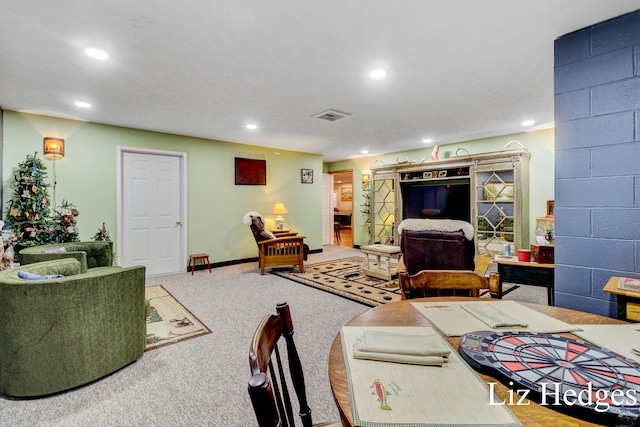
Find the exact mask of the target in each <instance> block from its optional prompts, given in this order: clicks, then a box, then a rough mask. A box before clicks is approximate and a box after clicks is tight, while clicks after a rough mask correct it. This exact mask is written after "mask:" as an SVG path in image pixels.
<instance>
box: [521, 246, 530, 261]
mask: <svg viewBox="0 0 640 427" xmlns="http://www.w3.org/2000/svg"><path fill="white" fill-rule="evenodd" d="M518 261H523V262H530V261H531V251H530V250H528V249H518Z"/></svg>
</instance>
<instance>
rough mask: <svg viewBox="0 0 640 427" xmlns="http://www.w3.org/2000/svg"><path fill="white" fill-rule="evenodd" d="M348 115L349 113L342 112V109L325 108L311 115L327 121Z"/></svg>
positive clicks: (340, 118)
mask: <svg viewBox="0 0 640 427" xmlns="http://www.w3.org/2000/svg"><path fill="white" fill-rule="evenodd" d="M350 116H351V114H349V113H343V112H342V111H337V110H326V111H323V112H322V113H318V114H314V115H313V116H311V117H315V118H316V119H321V120H326V121H328V122H335V121H338V120H342V119H345V118H347V117H350Z"/></svg>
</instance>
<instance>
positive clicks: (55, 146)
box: [42, 136, 64, 209]
mask: <svg viewBox="0 0 640 427" xmlns="http://www.w3.org/2000/svg"><path fill="white" fill-rule="evenodd" d="M42 152H43V155H42V157H44V158H45V159H47V160H52V161H53V208H54V209H55V208H56V185H57V184H58V179H57V178H56V160H60V159H62V158H64V139H62V138H51V137H48V136H47V137H45V138H44V142H43V147H42Z"/></svg>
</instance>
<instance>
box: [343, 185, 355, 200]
mask: <svg viewBox="0 0 640 427" xmlns="http://www.w3.org/2000/svg"><path fill="white" fill-rule="evenodd" d="M352 200H353V188H352V187H341V188H340V201H341V202H350V201H352Z"/></svg>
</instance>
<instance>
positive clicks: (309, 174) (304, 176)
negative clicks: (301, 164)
mask: <svg viewBox="0 0 640 427" xmlns="http://www.w3.org/2000/svg"><path fill="white" fill-rule="evenodd" d="M300 182H302V183H303V184H313V169H300Z"/></svg>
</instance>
